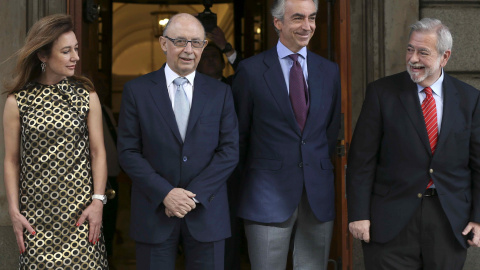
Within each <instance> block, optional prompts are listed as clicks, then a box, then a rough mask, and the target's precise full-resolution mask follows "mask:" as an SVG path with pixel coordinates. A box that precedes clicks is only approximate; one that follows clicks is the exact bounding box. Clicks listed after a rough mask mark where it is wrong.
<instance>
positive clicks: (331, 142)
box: [327, 64, 342, 160]
mask: <svg viewBox="0 0 480 270" xmlns="http://www.w3.org/2000/svg"><path fill="white" fill-rule="evenodd" d="M335 67H336V69H335V82H334V89H333V91H334V93H333V97H332V111H331V116H330V121H329V123H328V126H327V140H328V146H329V152H330V153H329V154H330V158H331V159H332V160H333V158H334V155H335V147H336V145H337V140H338V132H339V131H340V125H341V117H340V115H341V107H342V103H341V101H342V98H341V93H342V89H341V87H340V73H339V71H338V65H337V64H335Z"/></svg>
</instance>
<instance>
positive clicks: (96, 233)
mask: <svg viewBox="0 0 480 270" xmlns="http://www.w3.org/2000/svg"><path fill="white" fill-rule="evenodd" d="M102 213H103V203H102V201H100V200H97V199H94V200H93V201H92V203H91V204H90V205H89V206H88V207H87V208H86V209H85V210H84V211H83V213H82V215H81V216H80V218H79V219H78V221H77V223H76V226H77V227H78V226H80V224H83V222H85V220H88V225H89V227H90V228H89V232H88V241H89V242H90V243H92V244H94V245H95V244H96V243H97V242H98V240H99V239H100V229H101V227H102Z"/></svg>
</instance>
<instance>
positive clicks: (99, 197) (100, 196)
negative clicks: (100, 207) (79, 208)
mask: <svg viewBox="0 0 480 270" xmlns="http://www.w3.org/2000/svg"><path fill="white" fill-rule="evenodd" d="M92 199H97V200H100V201H102V203H103V204H106V203H107V196H106V195H100V194H93V196H92Z"/></svg>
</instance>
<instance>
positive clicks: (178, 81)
mask: <svg viewBox="0 0 480 270" xmlns="http://www.w3.org/2000/svg"><path fill="white" fill-rule="evenodd" d="M186 82H188V80H187V78H185V77H178V78H176V79H175V80H173V83H174V84H175V85H176V86H180V85H184V84H185V83H186Z"/></svg>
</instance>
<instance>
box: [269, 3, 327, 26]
mask: <svg viewBox="0 0 480 270" xmlns="http://www.w3.org/2000/svg"><path fill="white" fill-rule="evenodd" d="M286 1H287V0H274V2H273V5H272V9H271V10H270V11H271V13H272V17H273V18H277V19H279V20H280V21H282V22H283V19H284V17H285V2H286ZM312 1H313V3H314V4H315V10H318V0H312ZM273 28H275V32H277V34H278V33H279V32H280V31H278V29H277V28H276V27H275V25H274V26H273Z"/></svg>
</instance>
